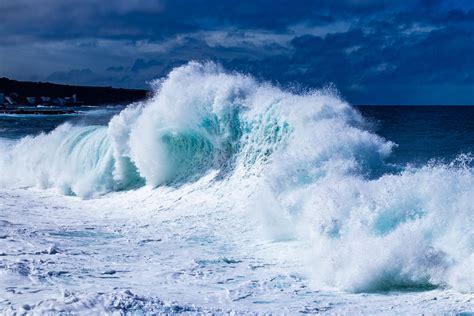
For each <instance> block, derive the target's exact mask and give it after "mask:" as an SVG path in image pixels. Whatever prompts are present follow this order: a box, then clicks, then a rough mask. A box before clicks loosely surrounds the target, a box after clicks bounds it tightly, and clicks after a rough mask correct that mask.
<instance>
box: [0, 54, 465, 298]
mask: <svg viewBox="0 0 474 316" xmlns="http://www.w3.org/2000/svg"><path fill="white" fill-rule="evenodd" d="M365 124H366V123H365V122H364V119H363V118H362V116H361V115H360V114H359V113H358V112H357V111H356V110H355V109H354V108H352V107H351V106H350V105H349V104H347V103H346V102H344V101H343V100H341V98H340V97H338V96H337V94H335V93H334V92H331V91H312V92H309V93H305V94H294V93H290V92H287V91H283V90H281V89H279V88H277V87H274V86H272V85H270V84H267V83H260V82H257V81H256V80H255V79H253V78H251V77H249V76H246V75H242V74H238V73H228V72H225V71H224V70H222V69H221V68H220V67H219V66H218V65H215V64H212V63H206V64H200V63H195V62H191V63H189V64H187V65H185V66H182V67H179V68H176V69H174V70H173V71H171V72H170V74H169V75H168V76H167V77H166V78H165V79H163V80H160V81H157V82H155V94H154V96H153V97H152V98H151V99H149V100H147V101H146V102H143V103H138V104H133V105H130V106H129V107H128V108H126V109H124V110H123V111H122V112H120V113H119V114H117V115H116V116H114V117H113V118H112V120H111V121H110V122H109V124H108V126H107V127H104V126H74V125H71V124H64V125H61V126H59V127H58V128H57V129H55V130H54V131H53V132H51V133H49V134H42V135H39V136H36V137H26V138H24V139H22V140H20V141H18V142H16V143H14V144H9V145H8V146H0V170H2V172H1V174H0V184H1V185H3V186H7V187H11V186H39V187H42V188H50V187H54V188H58V189H60V191H61V192H63V193H64V194H73V195H78V196H81V197H85V198H90V197H94V196H97V195H100V194H105V193H107V192H110V191H117V190H127V189H130V188H136V187H139V186H142V185H149V186H152V187H156V186H163V185H166V186H173V187H176V188H177V189H179V187H180V185H182V184H184V183H187V182H190V181H195V180H197V179H199V178H200V177H202V176H203V175H205V174H208V173H209V172H210V171H213V172H214V173H215V175H216V179H215V180H216V181H215V182H214V183H213V184H212V185H213V186H221V185H222V184H221V182H222V181H223V180H228V179H233V181H234V182H233V183H234V184H237V185H238V184H239V182H240V181H241V180H240V179H245V183H246V184H247V185H248V184H249V183H250V184H251V185H253V186H254V187H255V190H254V192H255V193H254V196H253V199H254V200H255V205H254V207H255V210H256V212H261V213H262V214H264V215H265V216H266V217H267V218H268V229H269V231H270V232H271V233H272V235H273V238H275V239H282V238H283V239H285V238H295V239H299V240H302V241H304V242H307V243H310V244H311V245H312V249H313V252H312V253H311V254H301V256H302V260H308V261H310V262H311V264H310V266H311V267H312V268H311V271H312V272H311V275H312V280H313V281H314V283H315V284H317V285H318V286H319V287H321V286H327V287H336V288H340V289H346V290H351V291H377V290H390V289H411V288H421V289H423V288H431V287H437V286H446V287H454V288H457V289H459V290H464V291H473V290H474V275H473V273H472V266H474V254H473V248H474V246H473V245H474V236H473V233H472V228H473V227H474V222H473V213H474V212H473V211H474V174H473V170H472V168H470V167H469V166H467V165H466V164H463V163H462V161H463V159H468V158H460V161H461V162H460V163H454V164H452V165H446V164H432V165H426V166H424V167H422V168H418V169H409V168H405V169H403V168H400V169H399V171H398V172H394V169H393V166H389V165H386V164H385V163H384V159H385V158H386V157H388V156H389V155H390V153H391V150H392V148H393V146H395V144H393V143H392V142H390V141H387V140H385V139H383V138H381V137H379V136H378V135H376V134H374V133H371V132H369V131H368V130H367V129H366V128H365ZM402 169H403V170H402ZM216 171H217V172H216ZM242 182H244V180H242ZM228 189H229V188H228V187H226V186H222V190H228ZM233 190H238V187H234V188H233ZM224 194H225V192H224ZM308 257H309V258H308Z"/></svg>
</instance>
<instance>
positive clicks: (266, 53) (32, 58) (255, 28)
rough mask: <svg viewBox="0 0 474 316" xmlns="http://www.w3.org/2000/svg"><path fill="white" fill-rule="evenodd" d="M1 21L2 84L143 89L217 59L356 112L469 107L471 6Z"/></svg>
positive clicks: (354, 4) (140, 2)
mask: <svg viewBox="0 0 474 316" xmlns="http://www.w3.org/2000/svg"><path fill="white" fill-rule="evenodd" d="M0 11H1V12H2V18H3V20H2V23H1V24H0V36H1V37H2V40H3V43H2V46H0V54H1V57H2V60H4V62H3V64H0V75H8V76H13V77H18V78H20V79H28V78H33V77H35V78H43V79H46V78H49V79H50V80H54V81H57V82H68V83H76V84H79V83H80V84H87V83H89V84H98V85H99V84H104V85H118V86H124V87H127V86H129V87H143V86H145V85H146V82H147V81H149V80H151V79H153V78H155V77H159V76H161V75H163V74H166V72H167V71H169V70H170V69H172V67H174V66H177V65H180V64H183V63H185V62H187V61H188V60H190V59H194V60H215V61H218V62H220V63H222V64H223V65H224V66H225V67H227V68H229V69H235V70H240V71H245V72H249V73H252V74H254V75H255V76H257V77H259V78H262V79H266V80H272V81H276V82H279V83H281V84H293V83H298V84H300V85H302V86H304V87H321V86H324V85H327V84H329V83H334V84H335V85H336V86H337V87H338V89H340V90H341V92H342V94H343V95H345V96H346V97H347V98H348V99H349V100H350V101H353V102H356V103H377V102H381V103H392V102H393V103H394V102H402V103H443V102H445V103H466V102H469V103H474V95H473V93H472V92H470V91H473V88H474V63H473V58H472V57H471V56H473V55H474V38H473V34H474V1H470V0H469V1H464V0H459V1H449V0H444V1H442V0H412V1H403V0H401V1H400V0H398V1H395V0H393V1H391V0H387V1H379V0H377V1H375V0H341V1H329V0H328V1H325V0H323V1H309V0H307V1H306V0H301V1H289V0H287V1H282V0H272V1H271V0H255V1H237V0H229V1H222V0H219V1H218V0H180V1H171V0H169V1H164V0H163V1H147V0H128V1H125V0H120V1H113V2H105V1H98V0H83V1H80V2H77V1H67V0H66V1H64V0H43V1H41V2H38V1H33V0H17V1H10V0H7V1H2V2H0ZM414 86H417V87H419V89H418V90H417V89H416V88H414ZM432 90H433V91H434V90H436V93H431V94H430V93H427V91H432ZM420 91H423V93H424V95H423V94H422V93H421V92H420Z"/></svg>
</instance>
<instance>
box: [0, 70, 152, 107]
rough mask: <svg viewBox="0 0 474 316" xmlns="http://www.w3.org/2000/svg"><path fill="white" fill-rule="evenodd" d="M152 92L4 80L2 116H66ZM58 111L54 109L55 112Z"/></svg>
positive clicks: (0, 98) (0, 102)
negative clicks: (75, 109) (77, 109)
mask: <svg viewBox="0 0 474 316" xmlns="http://www.w3.org/2000/svg"><path fill="white" fill-rule="evenodd" d="M148 95H149V91H148V90H140V89H123V88H112V87H92V86H71V85H62V84H55V83H49V82H29V81H16V80H11V79H8V78H0V113H11V114H17V113H20V114H42V113H47V114H63V113H70V112H72V110H71V107H74V106H102V105H118V104H121V105H123V104H128V103H132V102H136V101H140V100H143V99H145V98H146V97H147V96H148ZM53 107H54V109H52V108H53Z"/></svg>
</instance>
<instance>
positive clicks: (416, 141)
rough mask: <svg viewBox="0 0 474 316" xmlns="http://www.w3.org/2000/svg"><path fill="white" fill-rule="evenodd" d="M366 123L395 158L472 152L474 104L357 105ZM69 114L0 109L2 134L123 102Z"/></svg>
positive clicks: (98, 114) (17, 134)
mask: <svg viewBox="0 0 474 316" xmlns="http://www.w3.org/2000/svg"><path fill="white" fill-rule="evenodd" d="M357 109H358V110H359V111H360V112H361V113H362V115H363V116H364V117H365V118H366V119H367V121H368V122H369V129H370V130H371V131H373V132H375V133H377V134H378V135H380V136H383V137H384V138H386V139H388V140H391V141H393V142H395V143H396V144H397V145H398V146H397V147H396V148H395V150H394V152H393V154H392V155H391V157H390V158H389V159H388V162H391V163H396V164H407V163H411V164H424V163H426V162H428V161H430V160H442V161H443V160H444V161H451V160H452V159H454V158H455V157H457V156H458V155H459V154H463V153H464V154H468V153H474V106H359V107H357ZM78 110H80V111H81V112H80V113H79V114H73V115H0V137H1V138H8V139H18V138H21V137H24V136H27V135H36V134H39V133H41V132H49V131H51V130H53V129H54V128H55V127H57V126H58V125H60V124H62V123H64V122H72V123H73V124H85V125H91V124H93V125H107V123H108V122H109V120H110V118H111V117H112V116H113V115H114V114H116V113H118V112H119V111H120V110H121V108H120V107H117V108H108V109H99V110H97V109H95V110H91V109H90V108H89V109H87V108H82V109H78Z"/></svg>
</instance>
